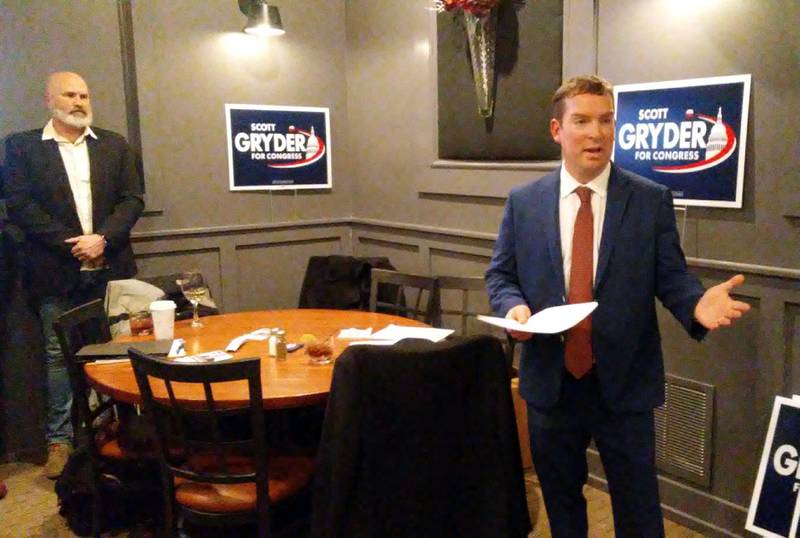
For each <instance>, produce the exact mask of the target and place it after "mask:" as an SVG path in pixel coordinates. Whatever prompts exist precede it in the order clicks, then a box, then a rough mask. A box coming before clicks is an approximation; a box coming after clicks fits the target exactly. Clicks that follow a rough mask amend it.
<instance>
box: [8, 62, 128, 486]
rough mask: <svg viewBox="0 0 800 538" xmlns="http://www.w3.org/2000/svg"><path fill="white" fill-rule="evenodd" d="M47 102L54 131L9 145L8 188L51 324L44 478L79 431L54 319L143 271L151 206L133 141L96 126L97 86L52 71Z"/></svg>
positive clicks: (29, 270) (31, 277)
mask: <svg viewBox="0 0 800 538" xmlns="http://www.w3.org/2000/svg"><path fill="white" fill-rule="evenodd" d="M45 104H46V105H47V108H48V109H49V110H50V115H51V119H50V121H48V122H47V125H45V126H44V128H41V129H34V130H31V131H25V132H22V133H17V134H14V135H11V136H10V137H9V138H8V140H7V141H6V173H7V176H6V181H5V186H4V189H5V196H6V198H7V199H8V211H9V216H10V219H11V222H13V223H15V224H16V225H17V226H19V227H20V228H21V229H22V230H23V231H24V232H25V236H26V243H25V249H24V252H23V253H22V256H21V261H22V266H23V271H24V272H23V275H24V280H25V284H26V288H27V290H28V294H29V296H30V298H31V299H32V301H33V303H34V304H35V306H36V309H37V311H38V314H39V318H40V320H41V323H42V332H43V335H44V349H45V364H46V371H47V442H48V446H49V448H48V458H47V463H46V464H45V469H44V474H45V476H47V477H48V478H57V477H58V476H59V475H60V474H61V471H62V469H63V467H64V464H65V463H66V460H67V457H68V455H69V451H70V444H71V441H72V436H73V432H72V423H71V407H72V393H71V390H70V384H69V378H68V375H67V370H66V365H65V363H64V357H63V355H62V353H61V348H60V346H59V343H58V338H57V337H56V334H55V332H54V330H53V322H54V321H55V320H56V319H58V317H59V316H60V315H61V314H63V313H64V312H66V311H67V310H69V309H71V308H74V307H75V306H78V305H80V304H83V303H85V302H88V301H91V300H93V299H96V298H101V297H104V296H105V289H106V284H107V283H108V281H109V280H113V279H119V278H130V277H131V276H133V275H134V274H135V273H136V264H135V262H134V258H133V250H132V249H131V243H130V231H131V228H133V226H134V224H135V223H136V221H137V219H138V218H139V215H141V212H142V209H143V208H144V202H143V199H142V193H141V183H140V180H139V176H138V174H137V171H136V166H135V157H134V154H133V151H132V150H131V148H130V146H129V145H128V143H127V142H126V141H125V139H124V138H123V137H122V136H120V135H119V134H117V133H113V132H111V131H106V130H104V129H99V128H96V127H95V128H92V127H90V126H91V124H92V105H91V100H90V96H89V88H88V86H87V84H86V82H85V81H84V80H83V78H81V76H80V75H78V74H76V73H71V72H58V73H53V74H52V75H50V76H49V77H48V79H47V84H46V89H45ZM9 330H10V331H13V330H14V329H13V326H12V327H9Z"/></svg>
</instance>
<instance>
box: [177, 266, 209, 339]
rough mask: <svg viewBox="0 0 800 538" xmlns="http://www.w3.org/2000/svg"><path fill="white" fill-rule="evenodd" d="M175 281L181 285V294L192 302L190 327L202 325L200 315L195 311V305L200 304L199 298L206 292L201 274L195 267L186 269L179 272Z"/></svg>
mask: <svg viewBox="0 0 800 538" xmlns="http://www.w3.org/2000/svg"><path fill="white" fill-rule="evenodd" d="M177 283H178V285H179V286H180V287H181V291H182V292H183V296H184V297H186V299H187V300H188V301H189V302H190V303H192V324H191V325H192V327H202V326H203V324H202V323H201V322H200V316H199V314H198V313H197V305H199V304H200V299H202V298H203V297H205V295H206V293H208V288H207V287H206V283H205V281H204V280H203V275H202V274H201V273H200V271H197V270H196V269H195V270H191V271H186V272H185V273H182V274H181V277H180V278H179V279H178V280H177Z"/></svg>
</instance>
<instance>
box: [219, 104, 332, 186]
mask: <svg viewBox="0 0 800 538" xmlns="http://www.w3.org/2000/svg"><path fill="white" fill-rule="evenodd" d="M225 122H226V126H227V140H228V175H229V180H230V190H231V191H251V190H297V189H330V188H331V187H332V186H333V177H332V172H331V170H332V163H331V135H330V132H331V129H330V111H329V109H327V108H318V107H299V106H273V105H248V104H226V105H225Z"/></svg>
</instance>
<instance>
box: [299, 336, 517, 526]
mask: <svg viewBox="0 0 800 538" xmlns="http://www.w3.org/2000/svg"><path fill="white" fill-rule="evenodd" d="M530 530H531V524H530V518H529V516H528V508H527V503H526V499H525V485H524V480H523V473H522V466H521V462H520V453H519V444H518V442H517V431H516V423H515V420H514V410H513V405H512V400H511V393H510V384H509V381H508V375H507V372H506V367H505V361H504V357H503V349H502V345H501V344H500V341H499V340H497V339H496V338H494V337H490V336H477V337H473V338H469V339H459V340H455V341H451V342H442V343H438V344H432V343H430V342H427V341H420V340H408V341H405V342H402V343H401V344H398V345H397V346H394V347H391V348H387V347H382V346H354V347H351V348H349V349H348V350H347V351H346V352H345V353H344V354H342V356H341V357H340V358H339V359H338V360H337V361H336V366H335V369H334V376H333V384H332V387H331V394H330V398H329V400H328V406H327V409H326V414H325V423H324V426H323V433H322V440H321V443H320V449H319V454H318V467H317V473H316V484H315V491H314V514H313V521H312V536H315V537H323V536H325V537H327V536H473V537H480V536H487V537H488V536H491V537H496V536H512V537H513V536H526V535H527V534H528V532H529V531H530Z"/></svg>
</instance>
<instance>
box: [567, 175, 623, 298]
mask: <svg viewBox="0 0 800 538" xmlns="http://www.w3.org/2000/svg"><path fill="white" fill-rule="evenodd" d="M610 176H611V163H609V164H607V165H606V167H605V168H604V169H603V171H602V172H600V174H599V175H598V176H597V177H595V178H594V179H592V180H591V181H589V182H588V183H586V184H585V185H583V184H582V183H579V182H578V180H576V179H575V178H574V177H572V175H571V174H570V173H569V172H567V167H566V166H565V165H564V163H563V162H562V163H561V180H560V189H559V198H558V200H559V202H558V222H559V228H560V231H561V256H562V261H563V263H564V289H565V290H566V291H567V293H569V275H570V270H571V268H572V236H573V234H574V232H575V219H576V218H577V216H578V209H579V208H580V206H581V199H580V198H579V197H578V194H577V193H576V192H575V189H577V188H578V187H581V186H585V187H589V188H590V189H592V218H593V227H592V228H593V237H592V239H593V243H594V244H593V248H592V251H593V252H592V260H593V262H592V269H593V273H592V274H593V278H592V280H593V281H594V277H596V276H597V259H598V255H599V252H600V240H601V239H602V234H603V219H604V218H605V214H606V199H607V197H608V196H607V195H608V178H609V177H610Z"/></svg>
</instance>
